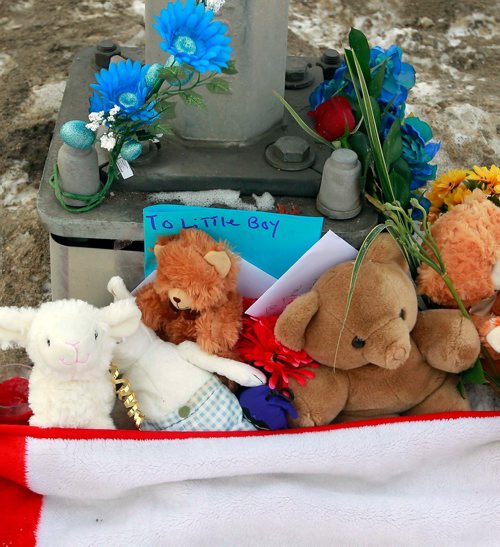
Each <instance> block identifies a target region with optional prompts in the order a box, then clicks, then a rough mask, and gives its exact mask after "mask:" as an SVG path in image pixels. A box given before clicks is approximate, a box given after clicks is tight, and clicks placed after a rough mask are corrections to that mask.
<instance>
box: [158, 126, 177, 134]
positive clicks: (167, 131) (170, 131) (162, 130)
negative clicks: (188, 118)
mask: <svg viewBox="0 0 500 547" xmlns="http://www.w3.org/2000/svg"><path fill="white" fill-rule="evenodd" d="M156 131H157V132H158V133H163V135H173V134H174V131H173V129H172V128H171V127H170V125H165V124H158V125H157V126H156Z"/></svg>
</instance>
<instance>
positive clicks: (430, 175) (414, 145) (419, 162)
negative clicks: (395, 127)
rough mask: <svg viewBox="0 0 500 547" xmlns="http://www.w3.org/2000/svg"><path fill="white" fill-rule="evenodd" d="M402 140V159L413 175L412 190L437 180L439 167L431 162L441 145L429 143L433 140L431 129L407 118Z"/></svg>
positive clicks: (419, 120)
mask: <svg viewBox="0 0 500 547" xmlns="http://www.w3.org/2000/svg"><path fill="white" fill-rule="evenodd" d="M401 138H402V141H403V154H402V158H403V159H404V160H406V162H407V163H408V166H409V167H410V170H411V174H412V180H411V185H410V188H411V190H416V189H417V188H421V187H422V186H425V185H426V184H427V182H428V181H430V180H434V179H435V178H436V171H437V166H436V165H430V164H429V162H430V161H432V159H433V158H434V156H435V155H436V154H437V153H438V150H439V148H440V147H441V144H440V143H435V142H429V141H430V140H431V139H432V130H431V128H430V127H429V125H427V124H426V123H425V122H423V121H422V120H421V119H419V118H417V117H415V116H411V117H408V118H406V119H405V121H404V122H403V124H401Z"/></svg>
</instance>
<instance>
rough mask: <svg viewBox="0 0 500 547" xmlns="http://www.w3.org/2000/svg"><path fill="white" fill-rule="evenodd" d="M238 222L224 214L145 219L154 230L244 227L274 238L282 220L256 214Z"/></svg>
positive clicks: (154, 216)
mask: <svg viewBox="0 0 500 547" xmlns="http://www.w3.org/2000/svg"><path fill="white" fill-rule="evenodd" d="M238 220H239V222H237V221H236V220H235V219H234V218H231V217H225V216H223V215H214V216H209V217H200V218H192V219H189V220H188V219H185V218H183V217H180V218H178V219H172V218H170V219H166V218H164V216H163V215H146V217H145V221H146V222H149V223H150V227H151V229H152V230H154V231H158V230H160V231H162V230H177V229H187V228H197V229H200V230H203V228H227V229H232V228H239V227H243V228H246V229H249V230H258V231H259V232H269V234H270V235H271V237H272V238H273V239H274V238H275V237H276V233H277V231H278V227H279V225H280V222H281V221H280V220H276V221H272V220H262V219H260V218H258V217H256V216H251V217H248V219H246V220H242V219H238Z"/></svg>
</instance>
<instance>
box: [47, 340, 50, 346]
mask: <svg viewBox="0 0 500 547" xmlns="http://www.w3.org/2000/svg"><path fill="white" fill-rule="evenodd" d="M47 346H49V348H50V338H47Z"/></svg>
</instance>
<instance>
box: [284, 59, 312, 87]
mask: <svg viewBox="0 0 500 547" xmlns="http://www.w3.org/2000/svg"><path fill="white" fill-rule="evenodd" d="M306 71H307V62H306V61H304V59H300V58H298V57H291V58H289V59H288V61H287V64H286V76H285V79H286V81H287V82H302V81H303V80H304V78H305V77H306Z"/></svg>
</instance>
